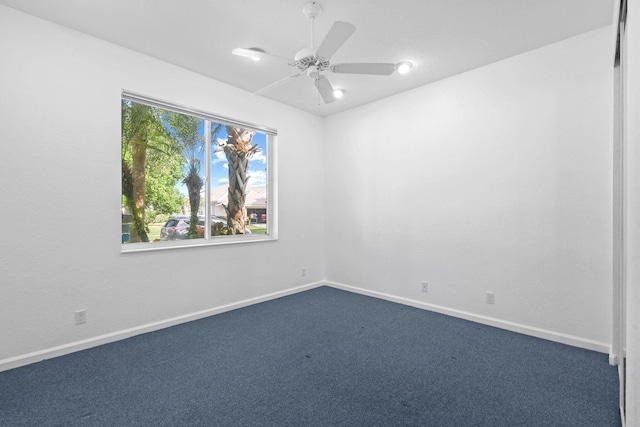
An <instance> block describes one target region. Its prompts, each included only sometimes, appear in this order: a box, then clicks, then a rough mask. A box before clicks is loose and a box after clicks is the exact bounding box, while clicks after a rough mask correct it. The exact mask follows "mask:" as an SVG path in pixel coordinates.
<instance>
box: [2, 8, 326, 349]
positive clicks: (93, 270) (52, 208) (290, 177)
mask: <svg viewBox="0 0 640 427" xmlns="http://www.w3.org/2000/svg"><path fill="white" fill-rule="evenodd" d="M0 56H1V57H2V61H1V64H0V75H1V78H0V93H1V94H2V95H1V96H0V117H2V126H0V141H1V144H2V154H1V155H0V178H1V179H0V181H1V182H2V186H0V200H2V206H3V213H4V214H5V215H6V221H5V223H7V225H8V224H11V225H9V226H8V227H6V228H5V230H4V232H3V233H2V246H1V247H0V266H1V270H2V292H1V293H2V296H1V297H0V325H1V326H0V342H1V343H2V345H0V361H3V360H5V361H6V360H8V359H11V358H15V357H20V356H22V355H25V354H28V353H31V352H37V351H42V350H46V349H50V348H54V347H57V346H64V345H68V344H70V343H74V342H78V341H81V340H87V339H88V340H91V339H94V338H95V337H99V336H104V335H105V334H112V333H118V332H119V331H123V330H128V329H130V328H137V327H140V326H141V325H147V324H150V323H153V322H162V321H164V320H166V319H171V318H174V317H180V316H184V315H188V314H190V313H194V312H198V311H200V310H207V309H210V308H214V307H220V306H223V305H226V304H233V303H237V302H239V301H244V300H247V299H251V298H255V297H259V296H263V295H266V294H271V293H276V292H280V291H284V290H288V289H291V288H294V287H296V286H300V285H303V284H306V283H312V282H317V281H319V280H321V279H323V278H324V271H323V268H324V267H323V253H324V251H323V242H324V236H323V230H324V227H323V221H324V215H323V213H322V198H321V197H318V196H317V195H318V194H321V193H322V186H323V182H322V174H323V170H322V163H323V161H322V156H323V122H322V119H320V118H318V117H315V116H313V115H310V114H307V113H303V112H300V111H298V110H295V109H292V108H289V107H286V106H283V105H281V104H277V103H274V102H271V101H268V100H266V99H263V98H259V97H252V96H251V95H250V94H248V93H246V92H243V91H240V90H237V89H235V88H232V87H230V86H227V85H224V84H221V83H218V82H215V81H212V80H210V79H207V78H205V77H203V76H200V75H197V74H194V73H192V72H189V71H186V70H184V69H181V68H178V67H175V66H172V65H169V64H167V63H164V62H161V61H158V60H155V59H152V58H149V57H146V56H143V55H140V54H138V53H135V52H132V51H128V50H125V49H122V48H120V47H117V46H114V45H111V44H108V43H105V42H102V41H99V40H97V39H94V38H91V37H88V36H86V35H83V34H80V33H76V32H72V31H69V30H66V29H64V28H62V27H59V26H56V25H53V24H50V23H47V22H45V21H41V20H38V19H35V18H33V17H30V16H28V15H24V14H21V13H18V12H15V11H14V10H12V9H8V8H5V7H2V6H0ZM122 89H127V90H130V91H133V92H138V93H142V94H146V95H149V96H153V97H157V98H160V99H166V100H169V101H172V102H175V103H178V104H182V105H187V106H190V107H194V108H199V109H202V110H205V111H210V112H213V113H218V114H222V115H225V116H229V117H236V118H239V119H242V120H246V121H248V122H252V123H258V124H263V125H266V126H270V127H273V128H276V129H278V131H279V138H278V144H279V147H278V155H279V159H278V160H279V168H278V173H279V177H280V186H279V206H280V227H279V236H280V239H279V241H277V242H265V243H257V244H248V245H246V244H243V245H225V246H218V247H201V248H189V249H185V250H167V251H159V252H147V253H133V254H131V253H130V254H121V253H120V242H119V234H120V221H121V218H120V197H121V196H120V194H121V193H120V191H121V189H120V94H121V90H122ZM300 159H303V161H302V162H301V161H299V160H300ZM310 206H312V207H314V208H313V209H310V208H309V207H310ZM302 267H306V269H307V275H306V276H305V277H301V274H300V271H301V270H300V269H301V268H302ZM82 308H84V309H86V310H87V319H88V321H87V323H86V324H85V325H82V326H75V324H74V316H73V313H74V311H75V310H78V309H82Z"/></svg>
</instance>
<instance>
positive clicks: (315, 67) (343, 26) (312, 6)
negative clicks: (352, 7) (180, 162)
mask: <svg viewBox="0 0 640 427" xmlns="http://www.w3.org/2000/svg"><path fill="white" fill-rule="evenodd" d="M302 13H303V14H304V15H305V16H306V17H307V18H308V19H310V20H311V45H310V47H308V48H304V49H302V50H300V51H299V52H297V53H296V54H295V56H294V58H293V61H288V65H290V66H292V67H296V68H297V69H298V72H297V73H296V74H293V75H290V76H287V77H284V78H283V79H280V80H278V81H276V82H274V83H271V84H269V85H267V86H265V87H263V88H262V89H260V90H258V91H256V92H254V93H253V94H254V95H262V94H264V93H266V92H268V91H270V90H272V89H274V88H276V87H278V86H280V85H282V84H285V83H286V82H288V81H289V80H292V79H294V78H296V77H299V76H302V75H306V76H307V77H309V78H310V79H312V80H313V83H314V85H315V87H316V89H317V90H318V93H319V95H320V97H321V98H322V100H323V101H324V103H325V104H329V103H331V102H334V101H335V100H336V99H338V98H342V96H343V95H344V93H345V91H344V90H343V89H335V90H334V88H333V86H332V85H331V82H330V81H329V80H328V79H327V76H326V75H325V74H327V73H329V72H331V73H335V74H368V75H378V76H389V75H391V74H393V73H394V71H395V70H396V69H397V70H398V72H399V73H403V71H404V70H405V68H406V67H407V66H408V68H406V71H404V72H408V71H409V70H410V69H411V67H412V66H413V64H411V63H410V62H401V63H399V64H392V63H343V64H332V63H331V57H332V56H333V55H334V54H335V53H336V52H337V51H338V49H340V48H341V47H342V45H343V44H344V43H345V42H346V41H347V40H348V39H349V37H351V35H352V34H353V33H354V32H355V31H356V27H355V26H353V25H352V24H350V23H348V22H344V21H335V22H334V23H333V25H331V28H330V29H329V32H328V33H327V35H326V36H325V37H324V39H323V40H322V42H321V43H320V45H319V46H318V47H317V48H315V47H314V46H315V45H314V40H313V35H314V34H313V29H314V25H313V24H314V20H315V18H316V17H317V16H318V15H320V13H322V6H320V4H318V3H317V2H310V3H307V4H305V5H304V7H303V8H302ZM232 53H233V54H234V55H238V56H244V57H248V58H251V59H253V60H254V61H258V60H260V59H261V58H273V59H276V60H279V61H282V59H283V58H280V57H278V56H275V55H270V54H267V53H265V52H264V51H263V50H262V49H259V48H249V49H244V48H236V49H233V51H232ZM407 64H408V65H407ZM400 67H402V68H400Z"/></svg>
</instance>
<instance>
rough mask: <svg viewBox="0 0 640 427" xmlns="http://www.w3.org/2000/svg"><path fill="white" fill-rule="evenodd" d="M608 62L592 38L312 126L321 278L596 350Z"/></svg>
mask: <svg viewBox="0 0 640 427" xmlns="http://www.w3.org/2000/svg"><path fill="white" fill-rule="evenodd" d="M610 50H611V29H610V28H603V29H599V30H596V31H592V32H589V33H586V34H584V35H581V36H578V37H575V38H572V39H568V40H565V41H563V42H560V43H557V44H553V45H550V46H547V47H544V48H541V49H538V50H534V51H531V52H528V53H525V54H522V55H519V56H516V57H513V58H510V59H507V60H504V61H500V62H497V63H494V64H492V65H489V66H486V67H482V68H479V69H476V70H473V71H470V72H467V73H464V74H461V75H458V76H455V77H452V78H449V79H445V80H441V81H439V82H436V83H433V84H430V85H428V86H425V87H422V88H419V89H416V90H413V91H410V92H405V93H403V94H400V95H397V96H394V97H391V98H387V99H385V100H382V101H380V102H377V103H373V104H369V105H367V106H364V107H361V108H358V109H355V110H351V111H348V112H345V113H342V114H338V115H334V116H331V117H329V118H327V120H326V124H325V132H326V155H325V159H326V170H327V174H326V183H327V184H326V206H327V218H328V220H327V238H328V239H327V280H330V281H333V282H336V283H340V284H344V285H348V286H352V287H358V288H362V289H364V290H366V291H369V292H376V293H379V294H386V295H388V296H392V297H398V298H404V299H408V300H412V301H416V302H418V303H423V304H425V303H426V304H432V305H436V306H440V307H443V308H445V309H447V310H449V311H460V312H463V313H466V314H469V315H471V317H475V319H476V320H481V321H483V318H492V319H498V320H499V321H500V322H502V326H510V327H514V328H515V329H517V330H521V329H522V328H520V326H524V327H525V328H528V329H529V332H532V331H533V332H535V331H537V330H539V331H542V332H544V333H543V335H545V334H546V335H545V336H548V335H549V334H550V335H551V336H552V338H556V339H560V340H562V341H565V342H572V343H574V344H577V345H584V346H586V347H590V348H594V349H598V350H600V351H607V348H608V345H609V343H610V342H611V341H610V340H611V292H612V291H611V226H612V224H611V221H612V218H611V209H612V208H611V203H612V177H611V175H612V172H611V167H612V154H611V150H612V148H611V147H612V101H611V100H612V64H611V54H610ZM427 66H428V64H427ZM423 280H426V281H428V282H429V292H428V293H426V294H425V293H422V292H420V290H419V287H420V282H421V281H423ZM486 291H492V292H494V293H495V304H494V305H488V304H486V303H485V292H486ZM467 317H469V316H467Z"/></svg>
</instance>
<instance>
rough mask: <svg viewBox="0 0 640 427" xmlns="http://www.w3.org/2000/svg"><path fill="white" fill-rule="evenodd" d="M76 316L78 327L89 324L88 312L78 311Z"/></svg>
mask: <svg viewBox="0 0 640 427" xmlns="http://www.w3.org/2000/svg"><path fill="white" fill-rule="evenodd" d="M75 315H76V325H82V324H83V323H87V310H78V311H76V312H75Z"/></svg>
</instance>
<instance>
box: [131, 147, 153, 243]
mask: <svg viewBox="0 0 640 427" xmlns="http://www.w3.org/2000/svg"><path fill="white" fill-rule="evenodd" d="M131 158H132V163H131V178H132V181H133V185H132V187H133V203H132V205H133V206H132V207H133V208H134V209H133V210H134V211H133V212H131V215H133V224H132V227H131V235H130V240H129V241H130V242H131V243H135V242H148V241H149V237H148V236H147V231H146V225H145V222H144V202H145V192H146V190H145V174H144V166H145V162H146V160H147V144H146V141H145V140H144V139H143V138H142V137H140V136H139V135H136V136H134V137H133V138H131Z"/></svg>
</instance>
